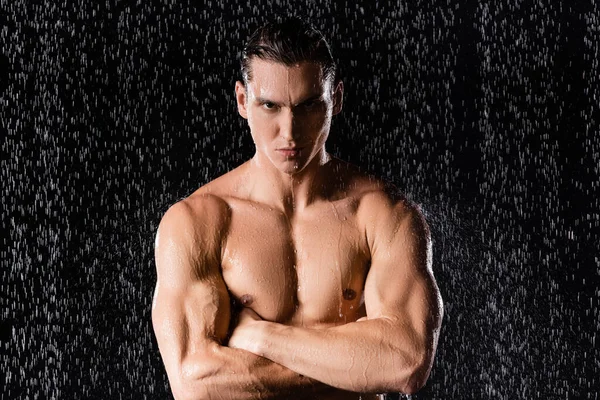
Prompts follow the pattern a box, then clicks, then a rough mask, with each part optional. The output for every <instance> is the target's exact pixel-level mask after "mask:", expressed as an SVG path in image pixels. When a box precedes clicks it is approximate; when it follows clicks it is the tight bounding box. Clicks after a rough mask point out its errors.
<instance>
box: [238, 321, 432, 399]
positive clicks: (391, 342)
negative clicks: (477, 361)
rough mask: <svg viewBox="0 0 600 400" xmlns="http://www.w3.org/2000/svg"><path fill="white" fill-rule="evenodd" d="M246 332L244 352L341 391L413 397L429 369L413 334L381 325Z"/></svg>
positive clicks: (261, 326) (262, 326) (268, 327)
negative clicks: (395, 393)
mask: <svg viewBox="0 0 600 400" xmlns="http://www.w3.org/2000/svg"><path fill="white" fill-rule="evenodd" d="M249 328H250V329H254V332H253V333H251V334H249V337H252V340H251V341H249V342H247V346H248V348H247V350H249V351H251V352H253V353H255V354H258V355H261V356H263V357H265V358H268V359H269V360H272V361H274V362H276V363H278V364H281V365H283V366H285V367H287V368H289V369H291V370H293V371H295V372H297V373H299V374H302V375H304V376H308V377H311V378H313V379H316V380H318V381H321V382H324V383H326V384H328V385H331V386H334V387H337V388H340V389H344V390H350V391H355V392H388V391H402V392H407V393H408V392H414V391H415V390H416V389H414V388H415V387H420V382H415V380H419V381H420V380H423V376H422V375H423V370H424V369H425V370H426V372H427V371H428V369H429V365H424V364H423V358H424V357H422V353H423V349H421V348H418V347H419V346H418V345H416V344H417V343H419V342H420V341H419V340H418V339H417V340H414V338H411V337H410V336H411V335H413V332H410V331H408V330H405V331H403V329H402V327H400V326H398V324H395V323H392V322H391V321H389V320H386V319H373V320H367V321H361V322H354V323H350V324H346V325H341V326H337V327H332V328H327V329H308V328H298V327H290V326H284V325H281V324H276V323H271V322H267V321H259V322H257V323H256V324H254V325H251V326H249ZM425 363H426V364H429V363H428V362H425ZM425 379H426V376H425ZM417 389H418V388H417Z"/></svg>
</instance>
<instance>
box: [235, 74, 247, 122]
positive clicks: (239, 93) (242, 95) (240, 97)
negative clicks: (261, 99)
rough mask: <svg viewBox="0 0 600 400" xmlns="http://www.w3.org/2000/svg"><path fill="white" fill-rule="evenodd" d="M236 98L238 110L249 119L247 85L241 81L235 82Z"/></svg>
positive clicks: (243, 116)
mask: <svg viewBox="0 0 600 400" xmlns="http://www.w3.org/2000/svg"><path fill="white" fill-rule="evenodd" d="M235 100H236V101H237V107H238V112H239V113H240V115H241V116H242V118H244V119H248V109H247V108H246V103H247V100H248V95H247V93H246V87H245V86H244V84H243V83H242V82H240V81H237V82H236V83H235Z"/></svg>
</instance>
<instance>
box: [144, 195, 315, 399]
mask: <svg viewBox="0 0 600 400" xmlns="http://www.w3.org/2000/svg"><path fill="white" fill-rule="evenodd" d="M226 219H227V210H226V209H225V208H224V207H223V204H220V202H219V200H218V199H215V198H210V197H207V198H203V199H200V200H199V203H196V204H194V206H193V207H192V206H190V204H186V203H185V202H180V203H178V204H176V205H175V206H173V207H171V209H169V211H167V213H166V214H165V216H164V217H163V219H162V221H161V224H160V226H159V230H158V234H157V237H156V244H155V251H156V254H155V255H156V266H157V285H156V290H155V293H154V301H153V305H152V322H153V325H154V331H155V334H156V338H157V342H158V346H159V349H160V352H161V355H162V358H163V362H164V364H165V368H166V370H167V375H168V377H169V382H170V384H171V390H172V392H173V395H174V397H175V398H176V399H177V400H180V399H213V398H218V399H256V398H261V399H269V398H277V397H285V396H286V395H290V394H292V393H293V394H294V396H297V397H298V398H300V397H301V395H302V394H303V393H305V394H306V395H307V396H308V397H311V395H312V394H314V393H316V391H320V390H324V389H327V387H326V386H325V385H323V384H320V383H319V382H316V381H314V380H312V379H309V378H306V377H303V376H301V375H299V374H298V373H296V372H294V371H291V370H289V369H288V368H285V367H283V366H281V365H279V364H276V363H274V362H272V361H270V360H268V359H266V358H263V357H259V356H257V355H254V354H252V353H250V352H247V351H245V350H241V349H234V348H230V347H228V346H227V345H226V344H225V343H224V341H225V340H226V337H227V331H228V329H229V321H230V315H231V310H230V300H229V294H228V292H227V288H226V286H225V283H224V282H223V279H222V277H221V274H220V271H219V262H218V260H219V259H220V246H219V245H218V244H219V242H220V234H219V232H218V231H216V230H214V229H212V228H211V227H219V226H224V224H226V223H227V221H226Z"/></svg>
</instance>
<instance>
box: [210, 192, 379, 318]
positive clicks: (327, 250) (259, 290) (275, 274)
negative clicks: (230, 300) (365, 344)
mask: <svg viewBox="0 0 600 400" xmlns="http://www.w3.org/2000/svg"><path fill="white" fill-rule="evenodd" d="M368 261H369V256H368V251H367V247H366V241H365V236H364V233H363V232H362V231H361V229H360V227H359V226H357V223H356V218H355V217H354V214H353V212H352V209H351V208H350V207H346V206H344V204H338V205H337V207H336V206H334V205H332V204H327V205H326V207H320V208H318V207H315V208H314V209H313V210H311V212H307V213H304V214H302V215H299V216H297V217H294V218H293V219H291V220H290V219H288V218H287V217H286V216H285V215H284V214H282V213H280V212H277V211H272V210H269V209H264V208H261V207H257V208H251V207H248V206H240V207H232V215H231V221H230V226H229V227H228V234H227V240H226V244H225V251H224V254H223V263H222V269H223V277H224V279H225V283H226V284H227V286H228V288H229V291H230V293H231V294H232V296H233V297H235V298H236V299H237V300H238V301H240V302H245V303H246V305H248V306H250V307H252V308H253V309H254V310H255V311H256V312H257V313H259V314H260V315H261V316H262V317H263V318H265V319H269V320H273V321H278V322H283V323H289V324H294V325H305V326H310V325H315V324H319V323H326V324H333V323H342V322H347V321H349V320H352V319H356V318H359V317H361V316H363V315H364V309H362V307H361V306H362V301H361V300H362V294H363V287H364V282H365V278H366V274H367V272H368V266H369V262H368Z"/></svg>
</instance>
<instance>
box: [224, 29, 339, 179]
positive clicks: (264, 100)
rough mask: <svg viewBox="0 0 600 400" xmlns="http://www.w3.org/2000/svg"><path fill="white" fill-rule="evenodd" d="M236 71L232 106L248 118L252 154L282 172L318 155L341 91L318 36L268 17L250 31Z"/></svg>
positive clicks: (299, 167)
mask: <svg viewBox="0 0 600 400" xmlns="http://www.w3.org/2000/svg"><path fill="white" fill-rule="evenodd" d="M242 74H243V79H244V82H237V83H236V88H235V90H236V99H237V104H238V110H239V113H240V115H241V116H242V117H244V118H246V119H247V120H248V125H249V126H250V131H251V133H252V137H253V139H254V143H255V145H256V153H257V154H256V156H257V157H258V159H259V160H260V161H265V162H269V163H270V164H272V165H273V166H274V167H275V168H277V169H278V170H280V171H281V172H284V173H286V174H295V173H298V172H301V171H302V170H303V169H304V168H305V167H306V166H307V165H309V164H310V163H311V161H313V160H315V162H319V160H320V159H323V158H324V157H325V141H326V140H327V136H328V135H329V128H330V126H331V117H332V115H334V114H337V113H339V112H340V110H341V107H342V97H343V85H342V83H341V82H337V81H336V78H335V62H334V61H333V58H332V56H331V52H330V51H329V46H328V45H327V42H326V41H325V39H324V38H323V36H322V35H321V34H320V33H319V32H318V31H317V30H316V29H314V28H312V27H311V26H310V25H308V24H306V23H303V22H301V21H300V20H298V19H290V20H285V21H282V22H280V23H269V24H267V25H265V26H264V27H262V28H260V29H258V30H257V31H256V32H255V33H254V34H253V35H252V36H251V37H250V40H249V42H248V45H247V46H246V47H245V49H244V52H243V55H242Z"/></svg>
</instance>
